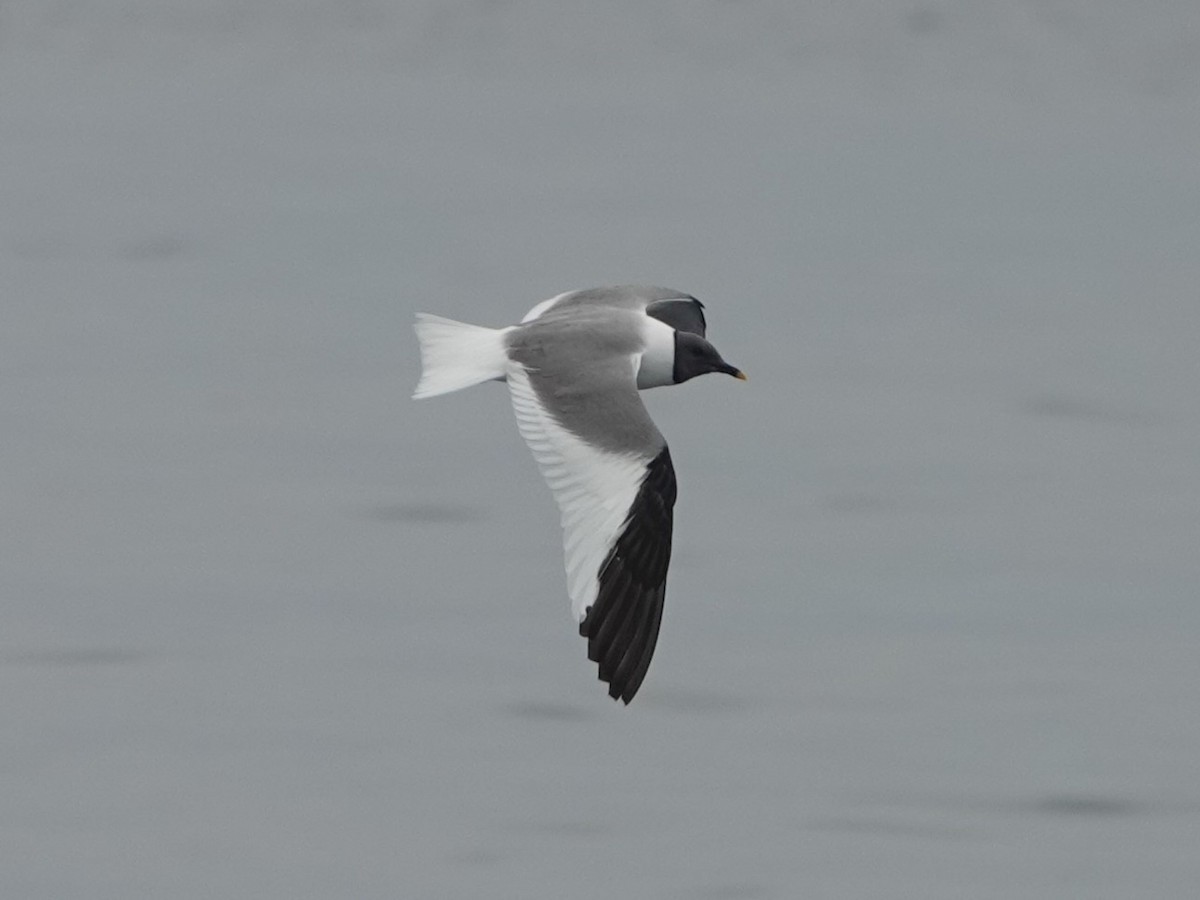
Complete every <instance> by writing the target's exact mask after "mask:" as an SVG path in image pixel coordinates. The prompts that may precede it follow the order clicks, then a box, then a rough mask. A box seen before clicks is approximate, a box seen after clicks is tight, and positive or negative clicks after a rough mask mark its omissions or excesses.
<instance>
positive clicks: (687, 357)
mask: <svg viewBox="0 0 1200 900" xmlns="http://www.w3.org/2000/svg"><path fill="white" fill-rule="evenodd" d="M709 372H724V373H725V374H726V375H732V376H733V377H734V378H739V379H741V380H742V381H745V380H746V376H745V374H744V373H743V372H742V371H741V369H739V368H737V367H736V366H731V365H730V364H729V363H727V362H725V360H723V359H722V358H721V354H720V353H718V352H717V348H716V347H714V346H713V345H712V344H710V343H709V342H708V341H706V340H705V339H704V338H702V337H700V336H699V335H697V334H692V333H691V332H690V331H676V332H675V369H674V373H673V375H674V379H675V383H676V384H683V382H685V381H687V380H688V379H689V378H695V377H696V376H697V375H707V374H708V373H709Z"/></svg>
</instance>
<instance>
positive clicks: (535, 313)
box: [521, 291, 575, 325]
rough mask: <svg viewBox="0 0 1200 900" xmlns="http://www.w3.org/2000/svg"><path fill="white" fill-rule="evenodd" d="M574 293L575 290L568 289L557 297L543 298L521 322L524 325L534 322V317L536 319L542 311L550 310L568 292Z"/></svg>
mask: <svg viewBox="0 0 1200 900" xmlns="http://www.w3.org/2000/svg"><path fill="white" fill-rule="evenodd" d="M573 293H575V292H574V291H567V292H566V293H565V294H559V295H558V296H557V297H551V298H550V299H549V300H543V301H542V302H541V303H539V304H538V305H537V306H535V307H534V308H533V309H531V310H530V311H529V312H527V313H525V318H523V319H522V320H521V324H522V325H524V324H525V323H526V322H532V321H533V320H534V319H536V318H537V317H538V316H540V315H541V314H542V313H544V312H545V311H546V310H548V309H549V308H550V307H552V306H553V305H554V304H555V303H557V302H558V301H559V300H561V299H562V298H563V297H566V296H567V294H573Z"/></svg>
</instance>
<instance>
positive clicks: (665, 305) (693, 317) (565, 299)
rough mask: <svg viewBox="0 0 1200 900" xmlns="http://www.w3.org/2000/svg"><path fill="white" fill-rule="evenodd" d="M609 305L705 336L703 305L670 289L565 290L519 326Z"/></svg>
mask: <svg viewBox="0 0 1200 900" xmlns="http://www.w3.org/2000/svg"><path fill="white" fill-rule="evenodd" d="M581 306H609V307H613V308H615V309H629V310H644V311H645V313H646V315H648V316H652V317H654V318H655V319H658V320H659V321H661V322H665V323H666V324H668V325H670V326H671V327H672V328H674V329H675V330H676V331H690V332H691V333H692V334H696V335H699V336H700V337H704V336H705V331H707V330H708V323H707V322H706V321H705V320H704V304H703V303H701V302H700V301H699V300H697V299H696V298H695V297H693V296H692V295H691V294H684V293H682V292H680V291H675V290H672V289H671V288H660V287H645V286H640V285H618V286H616V287H607V288H591V289H589V290H585V291H567V292H566V293H565V294H559V295H558V296H557V297H551V298H550V299H549V300H543V301H542V302H541V303H539V304H538V305H537V306H535V307H534V308H533V309H531V310H530V311H529V312H527V313H526V314H525V318H523V319H522V320H521V324H527V323H529V322H532V321H534V320H535V319H539V318H541V317H542V316H543V315H545V314H546V313H548V312H550V311H551V310H553V311H555V312H561V311H563V310H565V309H567V308H568V307H576V308H578V307H581Z"/></svg>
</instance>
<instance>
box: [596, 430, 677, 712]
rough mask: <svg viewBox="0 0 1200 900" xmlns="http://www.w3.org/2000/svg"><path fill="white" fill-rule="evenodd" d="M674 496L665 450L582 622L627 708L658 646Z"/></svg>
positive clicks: (651, 467) (649, 470)
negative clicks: (594, 599) (593, 601)
mask: <svg viewBox="0 0 1200 900" xmlns="http://www.w3.org/2000/svg"><path fill="white" fill-rule="evenodd" d="M675 493H676V488H675V470H674V468H673V466H672V465H671V455H670V453H668V452H667V448H666V447H663V449H662V452H661V453H659V454H658V456H656V457H655V458H654V459H653V460H651V461H650V463H649V464H648V465H647V466H646V475H645V477H644V479H643V481H642V485H641V488H640V489H639V490H638V494H637V497H636V498H635V499H634V501H633V505H632V506H631V507H630V509H629V515H628V517H627V518H626V521H625V526H624V528H623V530H622V531H621V534H620V535H619V536H618V537H617V540H616V542H615V543H614V545H613V548H612V551H611V552H610V553H609V555H608V558H607V559H605V561H604V564H603V565H602V566H601V567H600V571H599V573H598V574H597V579H598V581H599V588H598V591H597V593H596V601H595V603H594V604H592V605H591V606H589V607H588V608H587V611H586V613H585V614H584V617H583V621H582V622H580V623H579V634H580V635H581V636H582V637H584V638H587V642H588V659H590V660H591V661H592V662H594V663H597V664H598V668H599V678H600V680H601V681H603V682H606V683H607V684H608V695H609V696H610V697H612V699H613V700H619V701H621V702H622V703H624V704H626V705H629V703H630V701H632V700H633V698H634V697H635V696H636V695H637V692H638V689H639V688H640V687H641V686H642V681H643V680H645V677H646V672H647V670H648V669H649V668H650V660H651V658H652V657H653V656H654V648H655V646H656V645H657V643H658V632H659V627H660V625H661V624H662V613H663V600H664V598H665V596H666V590H667V567H668V565H669V563H670V560H671V531H672V519H673V508H674V506H675Z"/></svg>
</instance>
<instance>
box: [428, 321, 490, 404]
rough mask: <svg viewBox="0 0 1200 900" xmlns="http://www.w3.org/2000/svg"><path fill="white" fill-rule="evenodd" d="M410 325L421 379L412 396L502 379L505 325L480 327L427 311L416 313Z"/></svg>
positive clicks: (454, 389)
mask: <svg viewBox="0 0 1200 900" xmlns="http://www.w3.org/2000/svg"><path fill="white" fill-rule="evenodd" d="M414 327H415V328H416V330H417V340H418V341H419V342H420V344H421V381H420V383H419V384H418V385H417V389H416V391H415V392H414V393H413V399H416V400H419V399H421V398H422V397H436V396H437V395H438V394H448V393H450V392H451V391H460V390H462V389H463V388H465V387H470V386H471V385H473V384H479V383H480V382H483V381H492V380H496V379H499V380H501V381H502V380H504V372H505V367H506V366H507V365H508V354H507V353H506V352H505V349H504V333H505V332H506V331H508V329H507V328H483V327H482V326H479V325H468V324H466V323H465V322H455V321H454V320H453V319H443V318H442V317H441V316H431V315H429V314H428V313H417V322H416V325H415V326H414Z"/></svg>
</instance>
